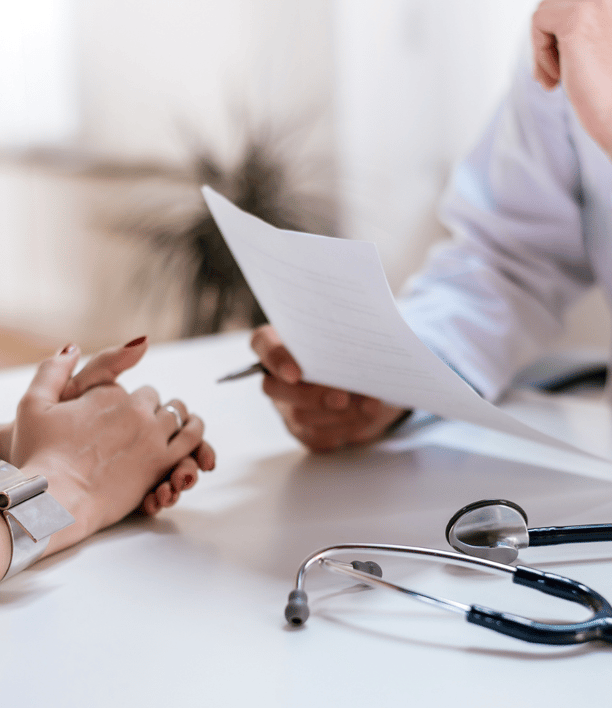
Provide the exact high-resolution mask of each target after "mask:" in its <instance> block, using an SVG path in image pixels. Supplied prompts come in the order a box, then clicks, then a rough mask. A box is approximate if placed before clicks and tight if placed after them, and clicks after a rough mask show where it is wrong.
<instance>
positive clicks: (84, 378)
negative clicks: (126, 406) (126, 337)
mask: <svg viewBox="0 0 612 708" xmlns="http://www.w3.org/2000/svg"><path fill="white" fill-rule="evenodd" d="M147 346H148V341H147V338H146V337H138V338H137V339H133V340H132V341H131V342H128V343H127V344H125V345H124V346H122V347H112V348H109V349H104V350H103V351H101V352H100V353H99V354H96V356H94V357H93V358H92V359H91V360H90V361H89V362H87V364H85V366H84V367H83V368H82V369H81V371H79V372H78V373H77V374H75V376H73V377H72V378H71V379H70V381H69V382H68V383H67V384H66V387H65V388H64V391H63V393H62V396H61V400H62V401H70V400H72V399H73V398H78V397H79V396H81V395H83V394H84V393H85V392H86V391H88V390H89V389H90V388H93V387H94V386H102V385H104V384H113V383H115V381H116V379H117V377H118V376H119V375H120V374H122V373H123V372H124V371H126V370H127V369H130V368H132V367H133V366H135V365H136V364H137V363H138V362H139V361H140V360H141V359H142V357H143V356H144V354H145V352H146V351H147Z"/></svg>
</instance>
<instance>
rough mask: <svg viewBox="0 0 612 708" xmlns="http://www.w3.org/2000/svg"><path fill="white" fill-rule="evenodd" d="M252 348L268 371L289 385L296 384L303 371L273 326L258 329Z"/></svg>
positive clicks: (253, 337)
mask: <svg viewBox="0 0 612 708" xmlns="http://www.w3.org/2000/svg"><path fill="white" fill-rule="evenodd" d="M251 348H252V349H253V351H254V352H255V353H256V354H257V356H258V357H259V360H260V361H261V363H262V364H263V365H264V366H265V367H266V369H267V370H268V371H269V372H270V373H271V374H272V375H273V376H276V377H278V378H280V379H282V380H283V381H285V382H286V383H288V384H296V383H297V382H298V381H299V380H300V379H301V378H302V371H301V369H300V367H299V366H298V365H297V363H296V361H295V359H294V358H293V357H292V356H291V354H290V353H289V351H288V350H287V348H286V347H285V345H284V344H283V342H282V341H281V339H280V337H279V336H278V334H277V332H276V330H275V329H274V327H272V325H262V326H261V327H258V328H257V329H256V330H255V331H254V332H253V335H252V337H251Z"/></svg>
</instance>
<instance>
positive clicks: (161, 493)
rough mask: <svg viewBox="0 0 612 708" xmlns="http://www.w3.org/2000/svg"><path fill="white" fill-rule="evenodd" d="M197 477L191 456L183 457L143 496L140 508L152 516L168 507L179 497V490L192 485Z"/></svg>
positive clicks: (184, 489) (194, 462) (196, 468)
mask: <svg viewBox="0 0 612 708" xmlns="http://www.w3.org/2000/svg"><path fill="white" fill-rule="evenodd" d="M197 479H198V466H197V464H196V461H195V460H194V458H193V457H185V458H183V459H182V460H181V461H180V462H179V464H178V465H177V466H176V467H175V468H174V469H173V470H172V472H171V474H170V477H169V478H167V479H165V480H164V481H163V482H161V483H160V484H158V486H157V487H156V488H155V489H154V490H153V491H151V492H149V494H147V496H146V497H145V498H144V500H143V503H142V510H143V511H144V513H145V514H148V515H149V516H153V515H155V514H157V513H158V512H159V511H161V510H162V509H164V508H168V507H170V506H172V505H174V504H176V502H177V501H178V499H179V496H180V494H181V492H184V491H186V490H187V489H190V488H191V487H193V485H194V484H195V483H196V482H197Z"/></svg>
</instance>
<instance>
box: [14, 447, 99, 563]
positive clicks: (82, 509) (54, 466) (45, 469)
mask: <svg viewBox="0 0 612 708" xmlns="http://www.w3.org/2000/svg"><path fill="white" fill-rule="evenodd" d="M20 471H21V473H22V474H23V475H24V476H25V477H28V478H30V477H35V476H37V475H41V476H43V477H45V478H46V480H47V484H48V488H47V492H48V493H49V494H50V495H51V496H52V497H53V498H54V499H55V501H57V502H58V503H59V504H61V505H62V506H63V507H64V509H66V511H67V512H68V513H69V514H71V515H72V516H73V517H74V520H75V523H73V524H71V525H70V526H67V527H66V528H63V529H62V530H61V531H57V532H55V533H53V534H51V536H50V538H49V545H48V546H47V549H46V550H45V552H44V553H43V554H42V556H41V557H42V558H45V557H46V556H49V555H51V554H52V553H57V552H58V551H61V550H63V549H64V548H68V547H69V546H73V545H74V544H75V543H78V542H79V541H81V540H83V539H84V538H85V537H86V536H88V535H90V533H91V532H89V531H88V523H87V522H88V520H89V518H90V514H89V513H88V512H87V499H86V494H85V493H84V492H83V490H80V489H79V487H78V485H77V484H76V483H75V482H74V480H72V476H73V475H72V474H71V471H70V470H67V469H65V466H64V465H62V463H61V462H60V461H58V460H47V459H45V462H44V464H41V463H40V462H38V461H31V462H28V463H26V464H24V465H23V466H22V467H21V468H20Z"/></svg>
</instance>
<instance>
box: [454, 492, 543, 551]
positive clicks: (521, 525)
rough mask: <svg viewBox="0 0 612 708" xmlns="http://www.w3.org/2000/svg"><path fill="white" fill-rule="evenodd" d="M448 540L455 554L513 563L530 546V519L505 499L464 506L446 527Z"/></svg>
mask: <svg viewBox="0 0 612 708" xmlns="http://www.w3.org/2000/svg"><path fill="white" fill-rule="evenodd" d="M446 540H447V541H448V542H449V544H450V545H451V546H452V547H453V548H454V549H455V550H456V551H460V552H462V553H466V554H467V555H470V556H475V557H477V558H485V559H486V560H491V561H496V562H498V563H512V562H513V561H514V560H516V558H517V557H518V553H519V550H520V549H521V548H527V546H529V531H528V529H527V515H526V514H525V512H524V511H523V509H521V507H520V506H518V505H517V504H514V503H513V502H510V501H506V500H504V499H486V500H482V501H477V502H474V503H472V504H468V505H467V506H464V507H463V508H462V509H459V511H458V512H457V513H456V514H454V515H453V517H452V518H451V520H450V521H449V522H448V525H447V526H446Z"/></svg>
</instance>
